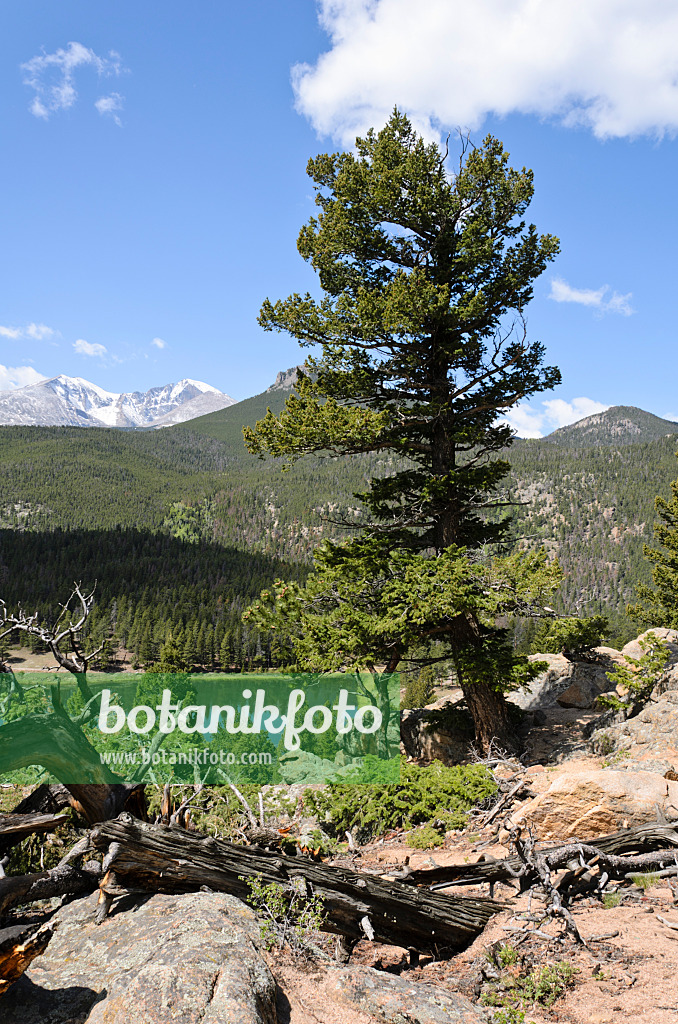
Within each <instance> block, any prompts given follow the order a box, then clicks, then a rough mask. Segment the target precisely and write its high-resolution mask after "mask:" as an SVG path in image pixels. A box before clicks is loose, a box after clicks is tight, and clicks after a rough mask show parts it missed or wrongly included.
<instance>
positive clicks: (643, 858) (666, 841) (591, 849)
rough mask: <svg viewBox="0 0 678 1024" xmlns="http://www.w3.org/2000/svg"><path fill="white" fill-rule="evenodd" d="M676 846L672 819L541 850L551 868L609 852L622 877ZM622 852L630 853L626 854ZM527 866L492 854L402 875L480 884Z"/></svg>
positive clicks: (433, 882) (608, 861)
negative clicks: (470, 860) (484, 858)
mask: <svg viewBox="0 0 678 1024" xmlns="http://www.w3.org/2000/svg"><path fill="white" fill-rule="evenodd" d="M675 848H678V822H668V823H667V824H665V825H661V824H651V825H640V826H638V827H636V828H627V829H622V830H621V831H619V832H614V833H612V834H611V835H608V836H600V837H599V838H596V839H585V840H582V841H581V842H579V841H577V840H570V841H569V842H568V843H558V844H557V845H554V846H549V847H545V848H542V849H541V850H540V851H539V853H540V854H543V856H544V857H545V858H546V862H547V863H548V865H549V867H550V868H556V867H559V866H562V865H564V864H567V863H568V862H569V861H570V860H573V859H575V858H577V857H578V856H579V851H580V850H581V851H582V852H583V853H586V854H587V856H588V855H589V854H590V855H592V856H595V855H606V856H601V863H603V865H604V866H605V868H606V869H608V868H611V869H612V872H614V874H615V877H620V878H622V877H623V876H624V873H625V872H628V871H633V870H636V871H646V870H648V869H649V868H651V867H655V866H657V865H658V864H660V863H661V862H662V860H663V861H665V862H667V863H668V862H669V860H671V859H672V855H671V854H670V853H667V852H666V851H667V850H671V849H675ZM662 851H664V852H663V853H662ZM622 855H626V856H623V858H622ZM629 855H636V856H629ZM523 867H524V865H523V862H522V861H521V860H520V858H519V857H505V858H503V859H502V860H495V859H494V858H488V859H487V860H482V861H479V862H478V863H476V864H449V865H446V866H445V867H440V868H420V869H418V870H414V871H413V870H409V869H408V870H406V871H405V872H403V874H402V876H400V877H401V880H402V881H404V882H409V883H411V884H414V885H428V886H435V887H436V888H445V887H447V886H452V885H480V884H481V883H483V882H490V883H493V882H501V881H510V880H514V879H515V878H516V877H517V876H518V875H519V874H522V872H523ZM622 868H623V869H624V870H623V871H622ZM620 872H621V873H620ZM523 879H524V881H533V880H534V878H533V877H532V876H529V875H525V874H523Z"/></svg>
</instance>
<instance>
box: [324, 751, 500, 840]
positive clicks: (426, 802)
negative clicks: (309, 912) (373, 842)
mask: <svg viewBox="0 0 678 1024" xmlns="http://www.w3.org/2000/svg"><path fill="white" fill-rule="evenodd" d="M496 790H497V784H496V782H495V781H494V778H493V777H492V774H491V773H490V772H489V771H488V770H487V768H485V767H484V765H475V764H474V765H454V766H452V767H447V766H446V765H444V764H442V763H441V762H440V761H433V763H432V764H430V765H428V766H426V767H422V766H420V765H413V764H407V763H403V764H402V768H401V776H400V781H399V782H397V783H392V784H389V785H373V786H364V787H362V786H361V787H358V786H356V785H355V784H351V783H344V782H341V783H330V785H329V786H328V787H327V788H326V789H325V790H324V791H309V790H307V791H306V794H305V801H306V804H307V806H308V807H309V808H310V810H311V811H312V813H315V814H317V815H318V817H319V820H320V821H321V822H322V823H323V824H325V823H326V825H327V827H329V828H330V829H331V830H333V831H334V832H335V833H336V834H338V835H343V834H344V833H345V832H347V831H354V830H355V831H356V832H358V834H359V835H360V836H361V837H363V838H365V839H366V838H371V837H374V836H378V835H383V833H384V832H389V831H390V830H391V829H394V828H401V827H402V828H413V827H414V826H415V825H423V824H431V823H432V822H434V821H440V822H441V826H442V827H443V828H445V829H452V828H463V826H464V825H465V823H466V817H467V814H468V812H469V811H470V809H471V808H472V807H475V806H477V805H478V804H480V803H482V802H483V801H484V800H487V798H488V797H490V796H492V795H493V794H494V793H495V792H496Z"/></svg>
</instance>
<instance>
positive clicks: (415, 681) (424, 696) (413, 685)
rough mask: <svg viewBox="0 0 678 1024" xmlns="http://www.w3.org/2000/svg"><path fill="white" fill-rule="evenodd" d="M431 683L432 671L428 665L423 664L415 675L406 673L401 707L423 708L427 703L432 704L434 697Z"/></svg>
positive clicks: (432, 678)
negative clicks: (406, 677)
mask: <svg viewBox="0 0 678 1024" xmlns="http://www.w3.org/2000/svg"><path fill="white" fill-rule="evenodd" d="M433 683H434V673H433V669H432V667H431V666H430V665H425V666H424V668H422V670H421V671H420V672H419V674H418V675H417V676H415V675H414V674H411V675H408V679H407V685H406V687H405V695H404V697H403V700H402V706H403V708H412V709H416V708H425V707H426V705H427V704H432V703H433V701H434V700H435V699H436V694H435V689H434V687H433Z"/></svg>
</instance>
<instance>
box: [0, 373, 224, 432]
mask: <svg viewBox="0 0 678 1024" xmlns="http://www.w3.org/2000/svg"><path fill="white" fill-rule="evenodd" d="M234 404H235V401H234V399H232V398H231V397H230V396H229V395H226V394H224V393H223V392H222V391H219V389H218V388H215V387H212V385H211V384H204V383H203V382H202V381H199V380H190V378H185V379H184V380H180V381H179V383H178V384H165V385H164V386H162V387H157V388H151V389H150V391H144V392H141V391H132V392H129V393H125V394H121V395H119V394H115V393H114V392H112V391H105V390H104V389H103V388H100V387H98V386H97V385H96V384H91V383H90V381H88V380H83V378H82V377H67V376H66V375H65V374H60V375H59V376H58V377H52V378H51V379H50V380H43V381H40V382H39V383H37V384H29V385H28V386H27V387H25V388H16V389H13V390H12V391H0V424H2V425H3V426H9V425H22V426H45V427H46V426H50V427H53V426H74V427H127V428H129V427H152V426H165V425H169V424H170V423H184V422H185V421H186V420H190V419H194V418H195V417H196V416H204V415H205V413H208V412H215V411H216V410H217V409H225V408H226V406H228V405H234Z"/></svg>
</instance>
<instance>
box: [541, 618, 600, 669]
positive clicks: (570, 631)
mask: <svg viewBox="0 0 678 1024" xmlns="http://www.w3.org/2000/svg"><path fill="white" fill-rule="evenodd" d="M609 630H610V623H609V621H608V619H607V618H606V617H605V616H604V615H592V616H590V618H587V619H577V618H565V619H553V620H552V621H551V622H548V623H547V624H546V625H545V627H544V629H543V630H540V632H539V633H538V634H537V636H536V637H535V639H534V643H533V645H532V649H533V651H534V653H535V654H564V655H565V657H566V658H572V659H578V658H591V657H592V655H593V648H594V647H598V645H599V644H600V643H601V641H602V640H603V639H604V638H605V637H606V636H607V634H608V633H609Z"/></svg>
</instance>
